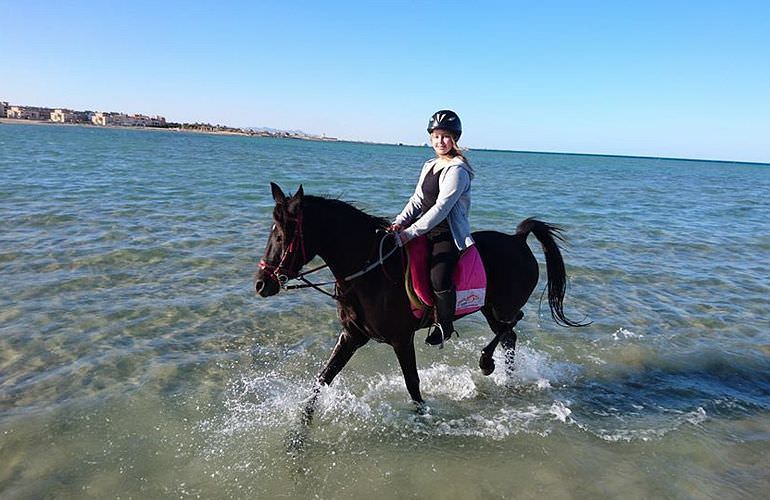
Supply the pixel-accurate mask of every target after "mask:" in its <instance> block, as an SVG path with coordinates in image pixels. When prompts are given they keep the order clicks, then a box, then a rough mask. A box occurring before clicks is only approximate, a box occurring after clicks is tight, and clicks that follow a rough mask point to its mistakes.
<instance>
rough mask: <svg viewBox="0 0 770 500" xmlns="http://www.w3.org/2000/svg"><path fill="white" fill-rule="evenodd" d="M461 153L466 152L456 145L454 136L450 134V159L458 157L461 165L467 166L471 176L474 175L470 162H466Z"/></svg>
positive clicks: (466, 159)
mask: <svg viewBox="0 0 770 500" xmlns="http://www.w3.org/2000/svg"><path fill="white" fill-rule="evenodd" d="M463 151H466V150H465V149H463V148H461V147H460V146H458V145H457V139H455V136H454V134H452V157H457V156H459V157H460V158H462V160H463V163H465V164H466V165H467V166H468V171H470V173H471V175H473V174H475V172H474V170H473V167H472V166H471V162H469V161H468V158H467V157H466V156H465V154H464V153H463Z"/></svg>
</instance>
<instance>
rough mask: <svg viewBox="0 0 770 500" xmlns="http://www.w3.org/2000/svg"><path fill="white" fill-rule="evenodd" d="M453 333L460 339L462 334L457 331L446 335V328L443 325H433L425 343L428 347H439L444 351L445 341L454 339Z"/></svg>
mask: <svg viewBox="0 0 770 500" xmlns="http://www.w3.org/2000/svg"><path fill="white" fill-rule="evenodd" d="M453 333H454V334H456V335H457V336H458V337H459V336H460V334H459V333H457V330H452V331H451V332H449V333H446V332H444V327H442V326H441V323H433V324H432V325H431V326H430V329H429V330H428V336H427V337H425V343H426V344H428V345H437V346H438V348H439V349H443V348H444V341H445V340H449V339H450V338H452V334H453Z"/></svg>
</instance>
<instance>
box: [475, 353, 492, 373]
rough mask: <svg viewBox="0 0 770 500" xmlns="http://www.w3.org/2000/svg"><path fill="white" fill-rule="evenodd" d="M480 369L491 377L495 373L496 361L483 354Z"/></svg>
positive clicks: (480, 359)
mask: <svg viewBox="0 0 770 500" xmlns="http://www.w3.org/2000/svg"><path fill="white" fill-rule="evenodd" d="M479 368H481V373H483V374H484V375H491V374H492V372H494V371H495V360H494V359H492V357H491V356H485V355H483V354H482V355H481V357H480V358H479Z"/></svg>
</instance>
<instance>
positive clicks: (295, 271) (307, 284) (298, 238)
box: [259, 212, 400, 300]
mask: <svg viewBox="0 0 770 500" xmlns="http://www.w3.org/2000/svg"><path fill="white" fill-rule="evenodd" d="M287 222H294V227H295V229H294V235H293V236H292V238H291V241H290V242H289V244H288V245H287V246H286V248H285V249H284V250H283V253H281V259H280V260H279V261H278V265H277V266H273V265H271V264H268V263H267V261H266V260H265V257H267V254H265V257H262V259H261V260H260V261H259V268H260V269H262V270H263V272H264V273H265V274H266V275H267V276H268V277H270V278H271V279H273V280H274V281H275V282H276V283H277V284H278V286H280V287H281V288H282V289H284V290H296V289H298V288H315V289H316V290H318V291H319V292H321V293H323V294H325V295H328V296H329V297H331V298H333V299H334V300H340V299H341V298H342V297H343V296H344V295H345V293H347V292H344V293H342V294H338V293H336V290H335V293H329V292H327V291H326V290H324V289H323V288H321V287H322V286H324V285H335V289H339V288H340V284H339V282H338V281H327V282H324V283H312V282H311V281H310V280H308V279H307V278H305V276H307V275H308V274H312V273H315V272H316V271H320V270H321V269H324V268H326V267H329V265H328V264H323V265H321V266H318V267H314V268H313V269H310V270H308V271H305V272H304V273H300V272H299V271H300V269H302V266H303V265H305V262H306V261H307V252H306V251H305V238H304V234H303V232H302V212H299V214H297V216H296V217H288V218H287ZM388 236H394V237H395V233H386V234H385V235H384V236H383V237H382V239H381V240H380V243H379V258H378V259H377V260H375V261H374V262H370V261H367V263H366V264H365V266H364V268H363V269H361V270H360V271H358V272H355V273H353V274H350V275H348V276H345V278H344V281H351V280H353V279H356V278H358V277H360V276H363V275H364V274H366V273H368V272H369V271H371V270H372V269H374V268H375V267H377V266H382V270H383V272H384V273H385V275H386V276H387V272H386V271H385V267H384V265H383V263H384V261H385V259H387V258H388V257H390V256H391V255H393V254H394V253H395V252H396V250H398V249H399V248H400V245H398V244H396V245H394V246H393V248H392V249H391V250H390V251H389V252H388V253H387V254H385V255H383V253H382V250H383V244H384V243H385V239H386V238H387V237H388ZM297 249H300V250H301V251H302V260H300V261H299V265H297V261H298V257H299V255H300V253H299V252H298V251H296V250H297ZM290 264H291V265H290ZM388 278H389V279H391V281H393V279H392V278H390V276H388ZM291 280H300V281H303V282H304V284H301V285H300V284H297V285H289V281H291Z"/></svg>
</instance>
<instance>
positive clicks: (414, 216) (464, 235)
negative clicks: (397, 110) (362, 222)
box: [390, 109, 474, 345]
mask: <svg viewBox="0 0 770 500" xmlns="http://www.w3.org/2000/svg"><path fill="white" fill-rule="evenodd" d="M428 133H429V134H430V141H431V145H432V146H433V150H434V151H435V153H436V157H435V158H433V159H431V160H428V161H426V162H425V164H424V165H423V167H422V171H421V172H420V179H419V180H418V181H417V187H416V188H415V190H414V194H413V195H412V197H411V198H410V199H409V201H408V202H407V204H406V206H405V207H404V209H403V210H402V211H401V213H400V214H399V215H398V217H396V218H395V220H394V221H393V224H392V225H391V226H390V229H391V230H393V231H395V232H396V234H397V236H398V238H399V239H400V240H401V243H402V244H405V243H406V242H408V241H409V240H411V239H412V238H415V237H417V236H421V235H423V234H424V235H426V236H427V238H428V244H429V259H430V282H431V286H432V288H433V293H434V295H435V303H436V307H435V325H434V327H436V328H434V329H433V331H432V332H431V333H429V335H428V337H427V338H426V339H425V342H426V343H428V344H431V345H441V344H443V342H444V340H446V339H449V338H450V337H451V336H452V333H453V332H454V326H453V324H452V321H453V320H454V314H455V302H456V293H455V288H454V283H453V281H452V274H453V272H454V268H455V265H456V264H457V260H458V259H459V257H460V252H462V251H463V250H465V249H466V248H468V247H469V246H471V245H473V244H474V242H473V238H472V237H471V228H470V223H469V222H468V211H469V210H470V206H471V180H472V179H473V176H474V173H473V169H472V168H471V166H470V164H469V163H468V160H467V159H466V158H465V156H463V154H462V152H461V151H460V148H459V147H458V146H457V141H458V140H459V139H460V135H461V134H462V125H461V123H460V117H459V116H457V114H456V113H455V112H454V111H450V110H448V109H444V110H441V111H437V112H436V113H434V114H433V116H431V118H430V121H429V122H428Z"/></svg>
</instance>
